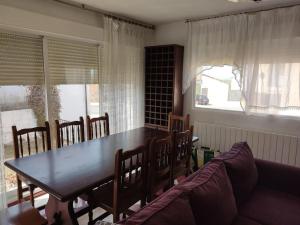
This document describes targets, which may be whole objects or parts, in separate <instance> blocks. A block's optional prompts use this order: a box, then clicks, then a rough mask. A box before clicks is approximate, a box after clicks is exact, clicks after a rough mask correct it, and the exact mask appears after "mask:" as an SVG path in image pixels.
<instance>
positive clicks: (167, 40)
mask: <svg viewBox="0 0 300 225" xmlns="http://www.w3.org/2000/svg"><path fill="white" fill-rule="evenodd" d="M186 31H187V28H186V25H185V23H184V22H175V23H170V24H163V25H160V26H157V30H156V44H180V45H185V42H186ZM184 112H185V113H189V114H190V115H191V120H192V121H200V122H207V123H217V124H224V125H228V126H233V127H241V128H247V129H251V130H260V131H267V132H274V133H279V134H286V135H294V136H300V118H299V120H297V119H293V118H288V117H285V118H283V117H280V118H279V117H275V116H253V115H252V116H250V115H245V114H244V113H242V112H233V111H222V110H212V109H199V108H197V109H195V108H194V107H193V88H190V89H189V90H188V91H187V92H186V93H185V95H184Z"/></svg>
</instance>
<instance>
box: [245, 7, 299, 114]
mask: <svg viewBox="0 0 300 225" xmlns="http://www.w3.org/2000/svg"><path fill="white" fill-rule="evenodd" d="M245 47H246V51H245V56H244V65H243V68H242V78H243V79H242V93H243V96H244V99H243V102H242V103H243V106H244V108H245V110H246V112H250V113H251V112H259V113H271V114H285V113H284V111H286V110H289V111H291V110H292V111H295V113H296V112H298V114H299V113H300V111H299V110H300V7H299V6H295V7H292V8H283V9H277V10H272V11H265V12H259V13H256V14H254V15H251V14H250V15H249V16H248V34H247V44H246V45H245Z"/></svg>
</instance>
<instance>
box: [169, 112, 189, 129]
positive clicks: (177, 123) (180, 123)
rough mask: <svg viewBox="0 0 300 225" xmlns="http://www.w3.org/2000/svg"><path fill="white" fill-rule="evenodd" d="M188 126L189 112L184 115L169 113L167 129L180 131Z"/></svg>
mask: <svg viewBox="0 0 300 225" xmlns="http://www.w3.org/2000/svg"><path fill="white" fill-rule="evenodd" d="M189 128H190V114H187V115H186V116H179V115H174V114H173V113H172V112H170V113H169V123H168V131H169V132H171V131H176V132H182V131H185V130H188V129H189Z"/></svg>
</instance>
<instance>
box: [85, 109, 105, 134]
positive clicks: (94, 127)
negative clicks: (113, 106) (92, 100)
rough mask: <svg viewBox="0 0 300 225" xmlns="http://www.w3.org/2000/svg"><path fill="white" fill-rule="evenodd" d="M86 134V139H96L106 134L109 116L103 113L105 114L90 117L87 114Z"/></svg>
mask: <svg viewBox="0 0 300 225" xmlns="http://www.w3.org/2000/svg"><path fill="white" fill-rule="evenodd" d="M86 121H87V134H88V139H89V140H92V139H97V138H101V137H104V136H108V135H109V134H110V132H109V117H108V114H107V113H105V116H101V117H95V118H90V116H87V119H86Z"/></svg>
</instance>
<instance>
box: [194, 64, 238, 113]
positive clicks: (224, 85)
mask: <svg viewBox="0 0 300 225" xmlns="http://www.w3.org/2000/svg"><path fill="white" fill-rule="evenodd" d="M232 71H233V67H232V66H220V67H216V66H215V67H209V66H207V67H205V68H204V70H203V72H202V73H201V74H200V75H198V76H197V78H196V88H195V90H196V91H195V107H199V108H212V109H222V110H234V111H241V110H242V107H241V105H240V99H241V90H240V86H239V84H238V81H237V79H238V77H236V75H235V74H233V72H232Z"/></svg>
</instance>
